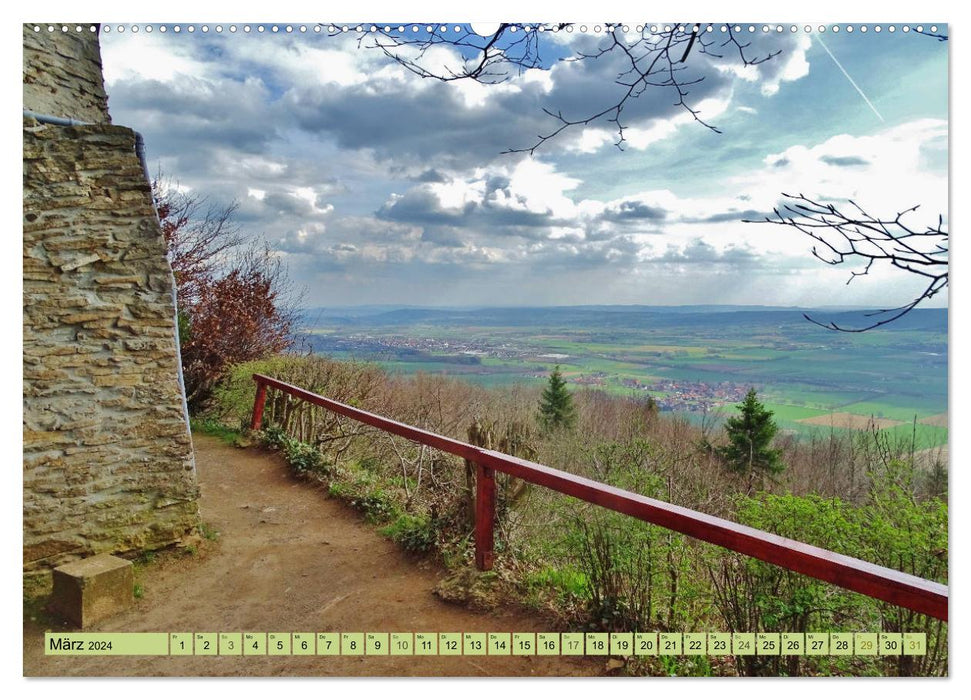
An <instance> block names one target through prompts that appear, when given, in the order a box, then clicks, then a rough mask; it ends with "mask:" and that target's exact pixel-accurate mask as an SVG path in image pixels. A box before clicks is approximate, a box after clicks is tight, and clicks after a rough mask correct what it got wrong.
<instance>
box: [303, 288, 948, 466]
mask: <svg viewBox="0 0 971 700" xmlns="http://www.w3.org/2000/svg"><path fill="white" fill-rule="evenodd" d="M804 311H805V310H802V309H788V308H772V307H640V306H635V307H548V308H537V309H523V308H498V309H413V308H405V309H395V308H380V307H378V308H351V309H317V310H314V311H310V312H307V313H306V315H305V325H306V327H307V331H308V332H307V335H306V339H307V344H308V345H309V346H310V347H311V348H312V349H313V351H315V352H318V353H322V354H326V355H329V356H332V357H335V358H338V359H355V360H363V361H369V362H375V363H378V364H380V365H381V366H382V367H384V368H385V369H387V370H389V371H392V372H400V373H403V374H415V373H418V372H427V373H442V374H447V375H449V376H452V377H455V378H459V379H462V380H465V381H469V382H474V383H477V384H481V385H484V386H489V387H495V386H503V385H510V384H541V383H542V382H545V380H546V377H547V375H548V373H549V371H550V370H552V368H553V367H554V366H555V365H560V367H561V370H562V372H563V374H564V376H565V377H566V378H567V380H568V381H569V382H570V384H571V386H572V388H573V390H574V391H577V390H584V389H586V390H595V391H604V392H608V393H611V394H615V395H625V396H632V397H635V398H643V399H644V400H647V398H648V397H652V398H653V399H654V400H655V401H656V402H657V403H658V404H659V406H660V407H661V410H663V411H670V412H677V413H682V414H684V415H686V416H688V417H689V418H690V419H692V420H715V421H719V420H723V419H724V418H725V417H727V416H728V415H730V414H731V412H732V410H733V407H734V405H735V404H736V403H737V402H738V401H739V400H740V399H741V398H742V397H743V396H744V394H745V392H746V391H748V389H749V388H750V387H755V389H756V390H757V391H758V392H759V394H760V398H762V400H763V401H765V402H766V404H767V405H768V407H769V408H770V409H771V410H772V411H773V412H774V414H775V418H776V422H777V423H778V424H779V426H780V428H781V429H782V430H783V431H787V432H790V433H793V434H796V435H802V436H807V435H810V434H812V433H814V432H815V433H820V432H829V431H830V430H836V431H846V430H849V431H853V430H872V429H876V430H879V431H880V432H881V433H884V434H886V435H888V436H894V437H897V438H901V439H911V440H913V441H914V442H915V443H916V447H917V448H918V449H927V448H933V447H938V446H941V445H945V444H946V443H947V398H948V397H947V361H948V350H947V311H946V309H920V310H917V311H915V312H914V313H912V314H910V315H909V316H907V317H905V318H904V319H901V321H900V322H898V323H897V324H894V325H893V326H891V327H885V328H880V329H876V330H873V331H869V332H867V333H836V332H833V331H829V330H826V329H823V328H820V327H819V326H816V325H814V324H812V323H809V322H808V321H807V320H806V319H805V318H804V317H803V313H804ZM809 313H811V315H813V316H814V317H820V316H825V317H827V318H831V317H832V318H835V317H840V320H842V321H847V322H849V323H851V322H852V317H853V316H854V313H853V312H849V311H839V310H835V311H834V310H814V311H810V312H809Z"/></svg>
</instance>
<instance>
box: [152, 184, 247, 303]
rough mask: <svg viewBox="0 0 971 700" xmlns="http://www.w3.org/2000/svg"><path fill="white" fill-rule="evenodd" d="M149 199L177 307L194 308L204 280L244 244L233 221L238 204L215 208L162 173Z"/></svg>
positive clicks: (237, 226) (207, 200)
mask: <svg viewBox="0 0 971 700" xmlns="http://www.w3.org/2000/svg"><path fill="white" fill-rule="evenodd" d="M152 196H153V198H154V199H155V208H156V211H157V212H158V218H159V222H160V224H161V227H162V235H163V236H164V238H165V244H166V247H167V249H168V257H169V262H170V264H171V265H172V272H173V273H174V274H175V283H176V289H177V290H178V295H179V305H180V306H188V305H192V304H195V303H196V302H198V300H199V295H200V293H201V292H202V288H203V287H204V285H205V282H206V280H209V279H211V278H212V277H213V276H214V275H215V272H216V269H217V268H218V266H219V265H220V264H221V263H223V262H225V259H226V257H227V255H228V254H229V252H230V251H232V250H233V249H235V248H237V247H238V246H239V245H240V244H241V243H242V242H243V237H242V234H241V233H240V227H239V225H238V224H237V223H236V222H235V221H234V215H235V213H236V210H237V208H238V207H239V203H238V202H231V203H230V204H227V205H224V206H223V205H218V204H215V203H213V202H211V201H210V200H209V198H208V197H206V196H205V195H200V194H196V193H194V192H189V191H185V190H183V189H182V188H180V187H179V186H178V185H177V184H176V183H173V182H172V180H171V179H170V178H168V177H167V176H165V175H164V174H163V173H162V172H161V171H160V172H159V173H158V174H157V175H156V176H155V179H154V180H153V181H152Z"/></svg>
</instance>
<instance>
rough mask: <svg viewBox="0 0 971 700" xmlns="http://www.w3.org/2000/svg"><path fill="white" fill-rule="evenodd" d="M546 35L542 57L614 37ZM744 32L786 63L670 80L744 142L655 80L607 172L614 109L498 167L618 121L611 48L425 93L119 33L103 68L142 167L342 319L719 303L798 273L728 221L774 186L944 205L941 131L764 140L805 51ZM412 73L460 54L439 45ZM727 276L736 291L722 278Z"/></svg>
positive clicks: (315, 44)
mask: <svg viewBox="0 0 971 700" xmlns="http://www.w3.org/2000/svg"><path fill="white" fill-rule="evenodd" d="M548 38H549V39H552V41H553V43H552V44H549V45H547V46H546V49H548V51H549V52H548V54H547V55H549V56H553V57H560V56H568V55H571V54H574V53H575V52H578V51H584V52H587V53H595V52H597V51H598V50H599V49H600V48H602V47H604V46H606V45H607V44H606V43H605V42H609V37H604V36H603V35H600V36H595V35H592V34H588V35H579V34H574V35H573V36H567V35H565V34H562V35H559V36H550V37H548ZM742 38H743V39H744V40H745V41H746V42H750V46H748V47H747V48H746V49H745V50H746V53H747V55H750V56H765V55H767V54H768V53H771V52H774V51H776V50H778V51H780V52H781V53H780V54H779V55H778V56H776V57H774V58H773V59H771V60H769V61H766V62H765V63H762V64H759V65H758V66H744V65H742V62H741V59H740V58H739V57H738V55H737V50H736V48H735V47H733V46H732V45H727V46H721V47H720V48H719V49H718V51H713V52H712V54H711V55H705V54H704V53H701V52H693V53H692V55H691V56H690V60H689V62H688V63H687V65H686V66H685V73H684V74H683V77H684V78H685V80H693V79H694V78H701V77H703V78H704V79H703V80H701V81H700V82H698V83H696V84H693V85H691V86H690V95H689V102H690V104H691V105H692V106H693V107H694V108H696V109H698V110H700V111H699V114H698V116H699V117H700V118H702V119H705V120H707V121H717V120H719V119H725V120H726V121H728V120H731V119H735V122H734V123H733V124H737V123H738V122H744V124H745V126H744V127H738V128H739V132H738V133H735V132H729V133H726V134H723V135H717V134H713V133H712V132H710V131H708V130H706V129H704V127H701V126H699V125H697V124H696V123H695V118H694V117H693V116H692V115H691V114H689V113H688V112H686V111H685V109H684V108H683V107H681V106H679V105H677V101H678V100H677V95H676V93H675V92H673V91H672V89H671V88H669V87H668V88H665V87H657V86H654V87H651V88H650V89H648V90H646V91H645V92H644V93H643V94H642V95H641V96H639V97H638V98H637V99H636V100H631V101H629V103H628V104H627V105H626V106H625V108H624V111H623V123H624V124H625V131H624V137H625V147H626V148H627V149H628V151H633V152H634V154H633V155H634V156H635V157H636V158H637V160H634V161H630V160H624V161H621V160H619V159H622V158H630V157H631V155H632V154H631V153H620V152H619V151H618V149H616V148H615V147H614V143H615V141H616V140H617V129H616V124H614V123H611V122H610V121H609V117H610V116H611V115H610V114H607V115H604V116H603V117H601V118H599V119H593V120H591V121H590V123H589V124H586V125H585V126H583V127H578V128H575V129H569V130H567V131H565V132H564V133H563V134H561V135H560V136H559V137H557V138H556V139H554V140H552V141H550V142H549V143H548V144H546V145H544V147H543V148H542V149H540V150H539V151H538V152H537V155H536V156H535V157H530V156H528V155H525V154H522V153H517V154H508V153H507V154H504V153H503V152H504V151H507V150H508V149H510V148H524V147H529V146H531V145H533V144H534V143H535V140H536V138H538V135H540V134H547V133H549V132H550V131H551V129H553V128H555V127H556V125H557V121H556V120H555V119H554V118H552V117H551V116H550V115H549V114H547V113H544V111H543V110H544V108H546V109H550V110H552V111H554V113H555V112H561V113H562V114H563V116H564V118H567V119H579V118H586V117H587V116H590V115H592V114H594V113H595V112H596V111H597V110H599V109H602V108H603V107H604V106H608V105H610V104H615V103H616V102H617V100H618V99H619V96H620V95H622V93H623V90H624V87H623V86H619V85H618V84H617V82H616V79H617V76H618V75H620V74H621V73H622V72H623V71H624V70H625V65H624V62H625V60H627V59H626V58H625V56H624V55H623V54H622V52H610V53H608V54H605V55H604V56H603V57H601V58H599V59H595V60H589V59H588V60H579V61H565V62H551V64H550V66H549V69H546V70H530V71H526V72H525V73H523V74H521V75H520V74H515V75H511V76H510V79H509V80H508V81H506V82H503V83H501V84H496V85H478V84H475V83H463V82H461V81H459V82H455V83H450V84H445V83H442V82H439V81H435V80H422V79H420V78H418V77H417V76H415V75H414V74H412V73H409V72H408V71H407V70H405V69H404V68H402V67H401V66H400V65H396V64H394V63H392V62H390V61H388V60H387V59H386V58H385V57H384V56H383V54H382V53H381V52H380V51H378V50H373V49H367V48H361V49H359V48H358V45H357V41H356V37H353V36H342V37H327V36H323V35H314V36H310V35H306V36H298V35H296V34H294V35H287V36H284V35H281V34H276V35H269V34H265V35H261V36H257V35H255V34H254V35H252V36H242V35H237V36H232V37H231V36H228V35H224V36H216V35H214V34H210V35H208V36H201V35H196V36H192V37H189V36H187V35H181V36H178V37H177V36H174V35H171V34H169V35H167V36H162V35H160V34H154V35H152V36H148V35H140V36H137V37H135V36H133V35H131V34H128V35H126V36H120V35H114V34H113V35H112V36H111V37H107V36H105V37H104V38H103V58H104V63H105V74H106V77H107V87H108V92H109V96H110V106H111V110H112V115H113V117H114V120H115V122H116V123H121V124H127V125H131V126H133V127H134V128H136V129H138V130H139V131H141V132H143V133H144V135H145V136H146V140H147V144H148V151H149V159H150V162H151V163H152V167H153V168H154V167H156V164H157V165H158V166H160V167H161V168H162V170H163V171H164V172H165V173H166V174H167V175H170V176H172V177H175V178H176V179H177V181H178V182H179V183H180V185H181V186H183V187H184V188H185V189H188V190H191V191H194V192H199V193H203V194H205V195H207V196H209V198H210V199H211V200H213V201H215V202H216V203H219V202H224V203H228V202H231V201H234V200H235V201H237V202H238V203H239V208H238V210H237V215H238V218H239V220H240V222H241V223H242V224H243V225H244V228H245V230H246V231H248V232H251V233H253V234H265V236H266V238H267V240H268V241H270V243H271V244H272V245H273V246H274V248H275V249H276V250H278V251H279V252H280V253H281V254H282V255H283V256H284V257H285V258H286V260H287V262H288V264H289V265H290V267H291V272H292V273H293V274H294V275H295V276H296V277H297V279H298V281H301V282H305V283H307V284H308V285H310V287H311V295H315V294H320V295H345V296H346V299H345V302H349V301H361V302H363V301H367V300H368V299H369V297H368V295H370V294H374V295H376V296H375V297H374V298H372V299H370V300H372V301H378V300H380V299H379V297H380V295H381V294H385V295H386V296H385V297H383V299H385V300H387V299H396V300H401V301H403V302H412V303H416V302H418V303H424V302H420V301H419V300H421V299H424V298H425V296H426V295H427V294H430V293H431V292H426V291H423V290H424V287H423V285H424V286H425V287H427V286H431V287H433V288H435V289H437V290H438V291H439V292H440V291H441V290H442V289H444V288H445V287H449V288H450V289H454V290H456V292H455V295H453V296H450V301H455V302H459V303H460V302H461V300H463V299H466V298H468V299H472V298H473V297H474V296H475V295H476V294H478V295H479V297H476V298H484V299H489V300H497V301H498V299H497V298H496V299H494V298H493V295H491V294H489V293H485V296H484V297H483V296H482V295H483V292H482V290H483V289H489V288H491V287H490V285H496V284H507V285H510V289H511V290H513V291H510V292H509V293H508V294H509V296H508V297H506V298H504V299H505V303H512V302H513V301H515V300H527V299H526V297H529V298H530V299H529V300H532V301H536V302H537V303H578V302H580V301H583V299H582V297H583V295H585V294H588V295H594V296H595V297H596V298H597V299H599V300H608V299H612V300H616V301H619V302H621V303H623V301H624V300H626V301H628V302H632V301H645V298H644V296H643V294H644V290H656V289H659V286H658V285H661V284H662V282H663V283H665V284H668V285H669V287H670V293H671V294H674V295H676V300H688V299H689V297H690V294H694V293H695V292H691V293H690V294H689V292H688V291H687V289H686V287H687V286H689V285H686V284H685V283H684V281H683V280H685V279H689V278H690V279H691V280H692V282H691V285H694V286H693V287H692V288H693V289H698V290H704V289H712V290H714V291H715V292H716V293H720V294H721V296H719V298H720V299H723V300H725V301H729V299H728V298H727V297H725V290H724V289H723V288H722V289H721V290H720V292H719V288H716V287H709V286H706V283H705V282H704V281H703V279H704V276H705V275H706V274H709V273H712V274H718V275H722V276H723V279H733V280H738V286H739V288H747V287H751V288H753V289H754V288H757V287H758V284H759V282H758V276H759V275H782V274H791V275H794V276H796V277H798V276H799V275H800V274H801V271H803V270H805V269H807V265H812V260H811V258H809V260H808V261H807V246H806V244H805V241H803V240H802V239H801V238H800V237H799V236H798V235H792V234H791V233H790V232H788V231H784V230H779V229H778V228H776V227H768V226H761V227H760V226H757V225H753V224H742V223H741V221H742V220H743V219H751V220H758V219H762V218H764V217H765V216H767V215H769V214H770V213H771V211H772V208H773V207H774V206H776V204H777V203H778V201H779V197H780V193H781V192H782V191H791V192H794V193H795V192H803V193H805V194H807V195H810V196H820V197H823V198H826V197H835V198H841V199H844V200H845V199H847V198H851V197H853V198H858V199H859V200H860V201H861V203H862V202H864V201H865V202H866V203H867V204H868V205H870V206H872V208H873V209H874V210H879V211H883V212H885V211H896V209H895V208H894V207H900V206H912V205H913V204H917V203H920V204H922V205H923V207H922V209H927V210H928V211H930V212H932V214H933V216H935V217H936V215H937V213H938V212H939V211H944V212H946V207H947V201H946V195H947V180H946V177H947V155H948V141H947V122H946V115H941V117H940V118H938V119H931V118H920V119H918V118H916V116H912V117H911V118H910V119H909V120H907V119H901V120H898V122H897V123H895V125H893V126H890V127H886V128H881V129H880V130H873V129H872V128H871V129H870V130H869V131H868V130H866V129H849V128H846V129H844V128H842V127H840V128H838V129H836V130H833V129H832V128H831V129H830V131H829V132H825V133H823V132H816V131H814V130H813V129H811V128H808V127H804V128H801V129H800V128H796V127H795V126H794V127H792V128H791V129H789V130H788V131H786V130H774V131H773V132H772V138H765V136H764V135H763V133H761V131H760V130H761V129H763V128H764V127H765V125H766V124H768V123H769V122H768V121H766V122H765V123H763V122H761V121H760V120H761V119H763V118H764V119H766V120H768V119H771V118H772V117H771V116H769V115H772V114H774V112H773V109H774V107H773V105H778V103H779V101H780V100H782V99H783V98H784V97H788V96H789V93H788V92H787V91H790V90H792V91H797V90H799V88H800V86H803V85H805V84H806V83H807V82H808V81H812V80H813V74H812V72H813V71H814V70H815V66H812V65H810V63H809V60H808V58H807V57H808V55H809V50H810V46H811V45H810V44H809V40H808V39H807V38H806V37H805V36H803V35H802V34H801V33H800V34H796V35H790V34H789V33H788V32H787V33H784V34H782V35H777V34H775V33H771V34H769V35H763V34H762V33H761V32H757V33H755V34H754V35H753V36H751V37H750V36H748V35H745V36H744V37H742ZM715 40H716V43H717V44H720V43H721V42H722V41H723V39H721V38H720V37H718V36H717V35H716V36H715ZM713 48H715V47H713ZM715 53H718V54H719V56H720V57H716V56H715V55H714V54H715ZM945 55H946V51H945ZM426 58H428V59H429V60H432V61H435V62H436V65H440V66H446V65H451V66H452V67H453V68H456V67H458V66H459V65H460V64H461V62H462V61H464V60H467V57H463V56H461V55H459V54H457V53H456V52H454V51H453V50H451V49H441V50H439V49H436V50H435V52H432V53H429V54H428V55H427V56H426ZM741 100H744V102H745V104H738V102H739V101H741ZM762 115H766V116H765V117H763V116H762ZM917 116H925V115H917ZM843 131H846V132H847V133H842V132H843ZM765 144H771V145H765ZM632 162H633V163H642V164H643V169H642V170H639V169H638V167H635V166H632V165H631V163H632ZM685 166H690V167H685ZM716 167H717V168H719V170H718V171H717V173H716V172H715V169H716ZM709 169H711V172H708V170H709ZM674 271H677V274H679V275H682V277H681V278H679V277H677V275H675V272H674ZM743 273H744V274H745V275H749V276H750V278H751V279H750V282H744V281H743V278H742V277H732V276H733V275H742V274H743ZM685 276H687V277H685ZM744 279H749V278H744ZM842 282H845V277H844V276H842V275H841V276H840V278H839V283H840V284H842ZM722 284H724V283H722ZM477 285H478V286H477ZM365 290H366V291H365ZM476 290H478V291H476ZM517 290H518V291H517ZM697 293H699V294H700V293H701V292H700V291H699V292H697ZM463 294H466V295H468V296H467V297H463V296H462V295H463ZM639 294H640V295H641V296H638V295H639ZM517 295H518V296H517ZM672 299H675V297H672ZM426 301H427V300H426ZM439 301H440V300H439ZM735 301H738V299H735Z"/></svg>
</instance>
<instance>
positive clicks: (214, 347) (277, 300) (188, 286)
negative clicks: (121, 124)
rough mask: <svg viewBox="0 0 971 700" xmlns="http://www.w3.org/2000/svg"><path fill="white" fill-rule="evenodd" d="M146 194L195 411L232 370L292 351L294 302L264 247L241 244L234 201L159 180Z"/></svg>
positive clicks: (277, 264) (283, 276) (188, 395)
mask: <svg viewBox="0 0 971 700" xmlns="http://www.w3.org/2000/svg"><path fill="white" fill-rule="evenodd" d="M152 192H153V195H154V196H155V201H156V210H157V211H158V216H159V223H160V225H161V228H162V234H163V236H164V237H165V242H166V246H167V248H168V255H169V261H170V263H171V265H172V271H173V273H174V275H175V282H176V295H177V301H178V312H179V335H180V341H181V344H180V350H181V353H182V368H183V374H184V378H185V389H186V399H187V400H188V402H189V405H190V407H192V408H194V409H195V408H198V407H199V406H200V405H201V404H203V403H204V402H205V401H206V400H207V399H208V398H209V397H210V395H211V393H212V389H213V387H214V386H215V384H216V382H218V381H219V379H220V378H221V377H222V376H223V375H224V374H225V372H226V370H227V369H228V368H229V367H230V366H232V365H235V364H238V363H241V362H247V361H250V360H256V359H260V358H263V357H268V356H270V355H274V354H278V353H281V352H283V351H284V350H287V349H288V348H290V347H291V346H292V345H293V342H294V335H293V332H294V325H295V320H296V301H297V300H296V299H295V298H294V295H293V294H292V289H291V285H290V283H289V280H288V279H287V276H286V271H285V270H284V268H283V267H282V266H281V263H280V261H279V259H278V258H277V257H276V256H275V255H274V254H273V251H272V250H270V248H269V246H268V245H266V244H265V243H264V244H261V243H259V242H253V243H251V244H250V245H249V246H247V247H242V246H241V244H242V236H241V234H240V231H239V227H238V226H237V225H236V224H235V223H234V222H233V214H234V213H235V211H236V207H237V204H236V203H235V202H234V203H232V204H230V205H228V206H225V207H219V206H217V205H214V204H212V203H210V202H209V201H208V200H207V198H205V197H202V196H198V195H194V194H191V193H185V192H182V191H179V190H178V189H177V188H174V187H172V186H171V184H170V183H168V182H166V181H165V180H164V179H163V178H162V176H161V175H160V176H158V177H157V178H156V179H155V181H154V182H153V183H152Z"/></svg>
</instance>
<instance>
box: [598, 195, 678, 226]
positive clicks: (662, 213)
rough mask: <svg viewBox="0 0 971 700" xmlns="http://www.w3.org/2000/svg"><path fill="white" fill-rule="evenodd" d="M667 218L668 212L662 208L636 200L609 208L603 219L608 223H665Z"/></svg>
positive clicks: (626, 201)
mask: <svg viewBox="0 0 971 700" xmlns="http://www.w3.org/2000/svg"><path fill="white" fill-rule="evenodd" d="M667 216H668V212H667V211H666V210H665V209H663V208H662V207H658V206H651V205H648V204H645V203H644V202H638V201H635V200H625V201H623V202H620V203H619V204H617V205H615V206H611V207H608V208H607V209H606V210H605V211H604V213H603V218H604V219H607V220H608V221H629V220H647V221H663V220H664V219H666V218H667Z"/></svg>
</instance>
